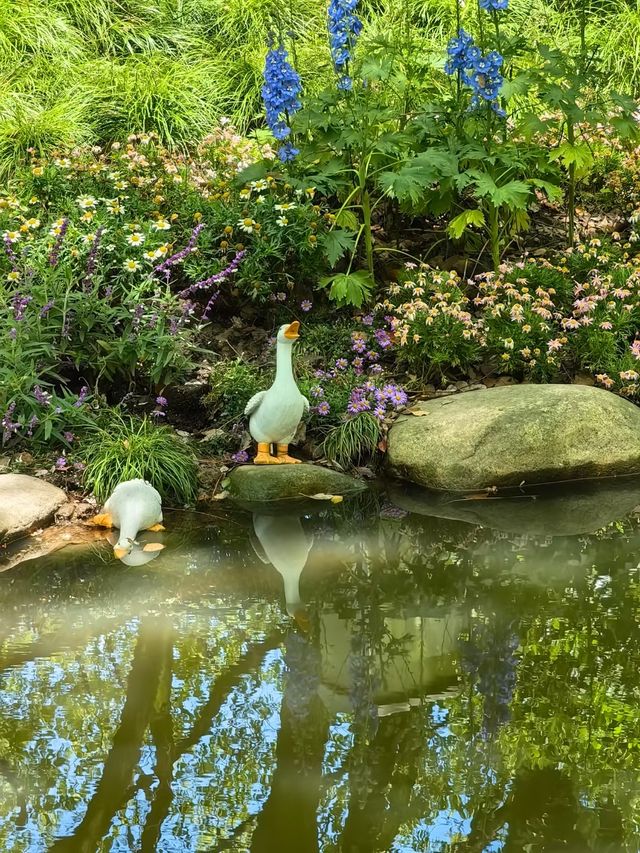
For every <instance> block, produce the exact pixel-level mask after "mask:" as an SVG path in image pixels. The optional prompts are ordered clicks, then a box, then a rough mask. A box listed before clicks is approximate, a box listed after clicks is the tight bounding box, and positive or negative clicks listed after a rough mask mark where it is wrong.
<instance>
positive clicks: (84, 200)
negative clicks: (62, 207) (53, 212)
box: [76, 195, 98, 210]
mask: <svg viewBox="0 0 640 853" xmlns="http://www.w3.org/2000/svg"><path fill="white" fill-rule="evenodd" d="M76 201H77V202H78V207H80V208H82V210H90V209H92V208H94V207H95V206H96V205H97V204H98V202H97V201H96V199H95V198H94V197H93V196H92V195H81V196H79V197H78V198H77V199H76Z"/></svg>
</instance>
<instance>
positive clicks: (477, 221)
mask: <svg viewBox="0 0 640 853" xmlns="http://www.w3.org/2000/svg"><path fill="white" fill-rule="evenodd" d="M484 222H485V220H484V213H483V212H482V211H481V210H477V209H476V210H463V211H462V213H460V214H458V216H455V217H454V218H453V219H452V220H451V222H450V223H449V225H448V227H447V230H448V232H449V234H451V236H452V237H453V238H454V239H455V240H459V239H460V237H462V234H463V232H464V231H465V230H466V229H467V228H469V227H470V226H471V225H475V226H476V227H478V228H480V227H481V226H482V225H484Z"/></svg>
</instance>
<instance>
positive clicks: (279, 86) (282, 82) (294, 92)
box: [262, 44, 302, 163]
mask: <svg viewBox="0 0 640 853" xmlns="http://www.w3.org/2000/svg"><path fill="white" fill-rule="evenodd" d="M301 91H302V85H301V83H300V76H299V74H298V73H297V72H296V70H295V69H294V68H293V66H292V65H291V63H290V62H289V59H288V54H287V51H286V50H285V49H284V46H283V45H282V44H278V45H277V46H276V47H274V46H273V45H272V46H271V47H270V48H269V52H268V53H267V58H266V61H265V66H264V86H263V87H262V100H263V101H264V106H265V111H266V115H267V124H268V125H269V129H270V130H271V133H273V135H274V136H275V138H276V139H277V140H278V141H280V142H282V141H283V140H285V139H286V138H287V137H288V136H289V135H290V133H291V128H290V127H289V123H288V122H289V119H290V118H291V116H292V115H293V114H294V113H296V112H297V111H298V110H299V109H300V107H301V106H302V105H301V103H300V99H299V95H300V92H301ZM297 153H298V150H297V149H296V148H294V147H293V146H292V145H291V143H289V142H287V143H286V144H285V145H283V146H282V147H281V148H280V150H279V151H278V155H279V157H280V159H281V160H282V161H283V163H286V162H287V161H288V160H293V158H294V157H295V156H296V154H297Z"/></svg>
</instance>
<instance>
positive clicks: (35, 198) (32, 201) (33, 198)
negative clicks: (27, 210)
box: [29, 195, 39, 204]
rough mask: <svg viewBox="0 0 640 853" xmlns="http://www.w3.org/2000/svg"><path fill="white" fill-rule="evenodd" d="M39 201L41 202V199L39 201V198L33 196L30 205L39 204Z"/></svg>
mask: <svg viewBox="0 0 640 853" xmlns="http://www.w3.org/2000/svg"><path fill="white" fill-rule="evenodd" d="M38 200H39V199H38V197H37V196H35V195H32V196H31V198H30V199H29V204H37V203H38Z"/></svg>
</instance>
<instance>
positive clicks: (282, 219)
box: [276, 216, 289, 228]
mask: <svg viewBox="0 0 640 853" xmlns="http://www.w3.org/2000/svg"><path fill="white" fill-rule="evenodd" d="M288 224H289V220H288V219H287V217H286V216H279V217H278V218H277V219H276V225H279V226H280V228H284V227H285V225H288Z"/></svg>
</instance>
